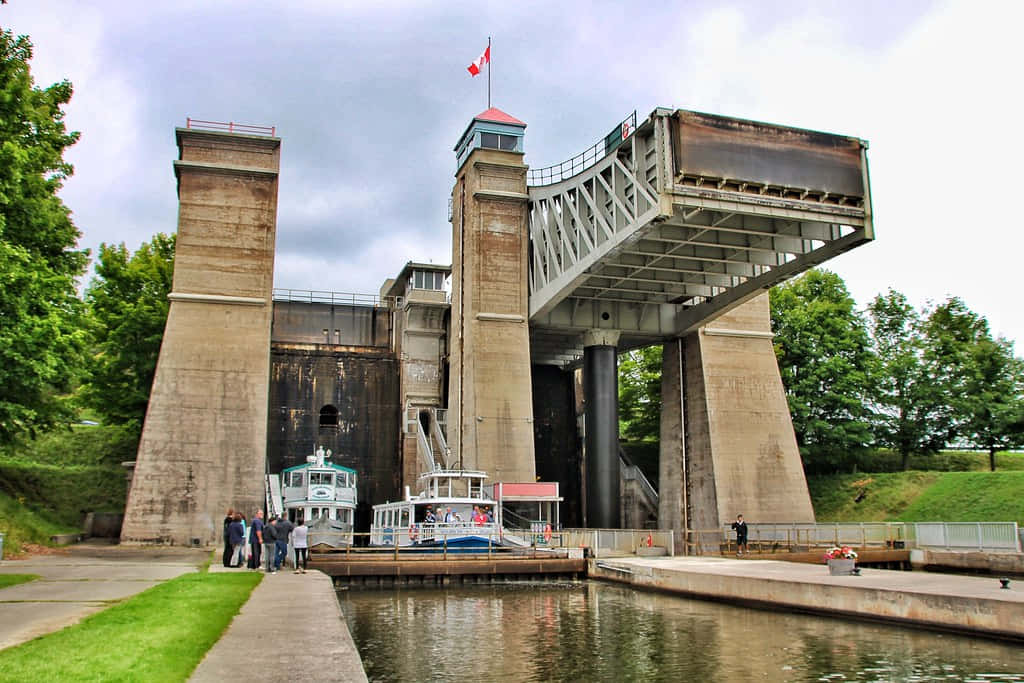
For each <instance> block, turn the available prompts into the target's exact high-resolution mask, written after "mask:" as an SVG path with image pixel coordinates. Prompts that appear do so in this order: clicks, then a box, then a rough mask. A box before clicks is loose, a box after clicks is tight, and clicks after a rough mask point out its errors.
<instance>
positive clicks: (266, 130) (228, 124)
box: [185, 117, 277, 137]
mask: <svg viewBox="0 0 1024 683" xmlns="http://www.w3.org/2000/svg"><path fill="white" fill-rule="evenodd" d="M185 127H186V128H193V129H197V130H218V131H222V132H224V133H242V134H244V135H268V136H270V137H274V135H275V134H276V133H277V127H276V126H253V125H250V124H248V123H235V122H234V121H203V120H201V119H193V118H191V117H189V118H186V119H185Z"/></svg>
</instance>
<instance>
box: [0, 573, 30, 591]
mask: <svg viewBox="0 0 1024 683" xmlns="http://www.w3.org/2000/svg"><path fill="white" fill-rule="evenodd" d="M38 578H39V575H38V574H0V588H7V587H8V586H17V585H18V584H19V583H28V582H29V581H35V580H36V579H38Z"/></svg>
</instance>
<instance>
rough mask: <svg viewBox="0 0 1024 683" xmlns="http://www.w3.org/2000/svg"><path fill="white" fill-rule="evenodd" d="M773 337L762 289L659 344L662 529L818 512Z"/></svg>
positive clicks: (798, 518) (792, 518)
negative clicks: (694, 328)
mask: <svg viewBox="0 0 1024 683" xmlns="http://www.w3.org/2000/svg"><path fill="white" fill-rule="evenodd" d="M771 339H772V333H771V322H770V317H769V308H768V295H767V294H763V295H761V296H759V297H757V298H755V299H752V300H751V301H749V302H747V303H745V304H743V305H742V306H739V307H737V308H734V309H733V310H731V311H729V312H728V313H725V314H723V315H721V316H720V317H718V318H716V319H715V320H713V321H711V322H710V323H708V324H707V325H705V326H704V327H701V328H700V329H699V330H697V331H696V332H694V333H691V334H688V335H686V336H685V337H683V338H681V339H677V340H674V341H671V342H668V343H666V344H665V346H664V355H663V356H662V377H661V382H662V385H661V386H662V412H661V454H660V459H659V470H660V471H659V480H660V482H661V486H660V498H659V510H658V519H659V522H660V526H661V527H662V528H671V529H675V530H676V531H677V532H680V534H681V532H682V530H684V529H695V530H702V529H717V528H720V527H721V525H723V524H728V523H729V521H730V520H732V519H734V518H735V517H736V515H737V514H742V515H743V516H744V517H745V518H747V519H756V520H757V521H758V522H813V521H814V510H813V508H812V506H811V499H810V494H809V493H808V491H807V485H806V484H805V482H804V476H803V467H802V465H801V462H800V451H799V449H798V448H797V443H796V436H795V435H794V432H793V424H792V422H791V420H790V415H789V406H788V404H787V402H786V395H785V391H784V389H783V385H782V378H781V376H780V375H779V367H778V363H777V362H776V359H775V352H774V350H773V348H772V341H771ZM682 541H683V539H682V537H681V535H680V537H679V538H677V539H676V542H677V543H680V542H682ZM678 547H682V546H678Z"/></svg>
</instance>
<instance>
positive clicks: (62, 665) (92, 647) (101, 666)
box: [0, 572, 271, 681]
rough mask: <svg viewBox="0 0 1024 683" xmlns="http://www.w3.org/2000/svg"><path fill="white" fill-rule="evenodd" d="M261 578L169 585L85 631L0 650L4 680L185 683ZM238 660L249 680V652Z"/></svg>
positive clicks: (97, 618)
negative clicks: (247, 662)
mask: <svg viewBox="0 0 1024 683" xmlns="http://www.w3.org/2000/svg"><path fill="white" fill-rule="evenodd" d="M261 579H262V575H261V574H259V573H254V572H244V573H239V574H221V573H217V574H187V575H185V576H180V577H178V578H176V579H172V580H170V581H166V582H164V583H161V584H160V585H158V586H155V587H153V588H150V589H149V590H147V591H145V592H144V593H140V594H139V595H136V596H135V597H132V598H130V599H128V600H126V601H124V602H121V603H119V604H117V605H114V606H113V607H110V608H109V609H107V610H104V611H102V612H99V613H97V614H94V615H92V616H90V617H88V618H86V619H84V620H83V621H82V622H80V623H79V624H76V625H74V626H70V627H68V628H66V629H64V630H62V631H58V632H57V633H52V634H49V635H46V636H42V637H40V638H36V639H35V640H32V641H29V642H27V643H24V644H22V645H18V646H16V647H12V648H9V649H6V650H3V651H0V680H4V681H28V680H40V681H45V680H54V681H183V680H186V679H187V678H188V677H189V675H191V673H192V671H193V670H194V669H195V667H196V666H197V665H198V664H199V662H200V660H201V659H202V658H203V656H204V655H205V654H206V652H207V650H209V649H210V648H211V647H212V646H213V644H214V643H216V642H217V640H218V639H219V638H220V637H221V635H222V634H223V633H224V631H225V629H227V627H228V625H229V624H230V623H231V619H232V618H233V617H234V616H235V615H236V614H237V613H238V611H239V609H241V606H242V605H243V604H244V603H245V601H246V600H247V599H248V598H249V594H250V593H251V592H252V590H253V588H255V587H256V585H257V584H258V583H259V582H260V580H261ZM270 627H271V625H270V624H268V628H270ZM256 645H257V643H255V642H254V643H253V646H256ZM238 657H239V660H238V661H239V677H240V678H244V677H245V673H244V671H245V667H244V660H245V653H244V652H239V653H238Z"/></svg>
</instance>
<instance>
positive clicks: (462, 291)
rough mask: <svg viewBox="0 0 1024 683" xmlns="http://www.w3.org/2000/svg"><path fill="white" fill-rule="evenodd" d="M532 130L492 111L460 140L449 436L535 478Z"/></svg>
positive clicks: (482, 465) (504, 471) (503, 473)
mask: <svg viewBox="0 0 1024 683" xmlns="http://www.w3.org/2000/svg"><path fill="white" fill-rule="evenodd" d="M525 128H526V124H525V123H523V122H522V121H519V120H518V119H515V118H514V117H512V116H509V115H508V114H506V113H504V112H502V111H500V110H498V109H493V108H492V109H488V110H487V111H485V112H483V113H481V114H479V115H478V116H476V117H475V118H474V119H473V121H472V122H471V123H470V125H469V126H468V127H467V129H466V131H465V133H463V135H462V137H461V138H460V140H459V143H458V144H457V145H456V147H455V151H456V156H457V158H458V164H459V169H458V171H457V174H456V178H455V188H454V190H453V191H452V252H453V254H452V309H451V310H452V314H451V344H450V348H451V352H450V356H449V358H450V367H451V373H450V378H451V379H450V382H449V392H448V402H449V434H448V441H449V446H450V448H451V449H452V457H453V459H455V460H456V461H457V462H460V463H461V464H462V466H463V467H465V468H466V469H479V470H483V471H485V472H487V473H488V475H489V476H490V478H491V479H492V480H497V481H527V482H532V481H534V479H535V474H534V473H535V464H534V449H533V404H532V395H531V387H530V335H529V328H528V325H527V313H528V305H529V302H528V295H527V282H526V270H527V258H526V253H527V243H528V234H527V211H526V202H527V199H528V197H527V194H526V166H525V165H524V164H523V146H522V145H523V131H524V130H525Z"/></svg>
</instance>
